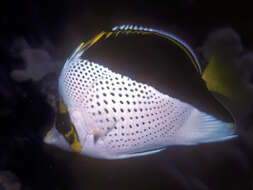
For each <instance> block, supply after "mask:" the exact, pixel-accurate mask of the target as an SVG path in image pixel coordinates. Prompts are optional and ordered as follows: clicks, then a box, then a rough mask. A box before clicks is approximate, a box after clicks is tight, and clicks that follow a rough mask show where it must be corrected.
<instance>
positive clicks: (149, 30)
mask: <svg viewBox="0 0 253 190" xmlns="http://www.w3.org/2000/svg"><path fill="white" fill-rule="evenodd" d="M124 30H128V33H129V32H130V31H132V32H136V31H140V32H141V31H144V32H146V34H150V33H152V34H155V35H158V36H161V37H163V38H166V39H168V40H169V41H171V42H173V43H174V44H176V45H177V46H178V47H179V48H180V49H182V50H183V51H184V52H185V53H186V55H187V56H188V57H189V58H190V60H191V62H192V63H193V65H194V67H195V68H196V69H197V70H198V72H199V73H200V74H201V73H202V68H201V65H200V63H199V61H198V58H197V56H196V55H195V53H194V51H193V50H192V49H191V47H190V46H189V45H188V44H187V43H185V42H184V41H183V40H181V39H180V38H178V37H177V36H175V35H173V34H170V33H168V32H164V31H162V30H157V29H154V28H148V27H143V26H137V25H122V26H115V27H113V28H112V31H114V32H117V31H124Z"/></svg>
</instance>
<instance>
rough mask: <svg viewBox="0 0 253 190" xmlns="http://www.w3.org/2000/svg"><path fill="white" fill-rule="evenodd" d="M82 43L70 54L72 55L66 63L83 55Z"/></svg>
mask: <svg viewBox="0 0 253 190" xmlns="http://www.w3.org/2000/svg"><path fill="white" fill-rule="evenodd" d="M83 46H84V43H83V42H82V43H81V44H80V45H79V46H78V47H77V48H76V49H75V51H74V52H73V53H72V55H71V56H70V57H69V58H68V59H67V62H70V61H72V60H74V59H78V58H79V57H81V55H82V54H83V52H84V50H85V49H84V48H83Z"/></svg>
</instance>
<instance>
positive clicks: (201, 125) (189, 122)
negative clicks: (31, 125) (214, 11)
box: [46, 26, 235, 159]
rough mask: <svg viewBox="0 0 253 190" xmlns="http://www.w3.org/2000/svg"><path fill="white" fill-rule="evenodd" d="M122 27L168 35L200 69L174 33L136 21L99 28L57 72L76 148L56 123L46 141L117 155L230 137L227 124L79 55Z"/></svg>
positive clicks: (91, 152) (111, 156) (97, 154)
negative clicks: (56, 126) (99, 31)
mask: <svg viewBox="0 0 253 190" xmlns="http://www.w3.org/2000/svg"><path fill="white" fill-rule="evenodd" d="M122 31H123V32H137V33H138V32H139V33H143V35H145V34H148V33H150V32H152V33H156V34H157V35H161V36H164V37H165V38H168V39H169V40H170V41H172V42H173V43H175V44H177V45H178V46H179V47H180V48H181V49H182V50H183V51H184V52H185V53H186V54H187V55H188V56H189V57H190V59H191V61H192V62H193V63H194V66H195V68H196V69H197V70H198V71H199V72H201V67H200V65H199V63H198V60H197V58H196V56H195V54H194V53H193V51H192V50H191V49H190V47H189V46H188V45H187V44H185V43H184V42H183V41H181V40H180V39H178V38H176V37H174V36H173V35H170V34H167V33H163V32H160V31H158V30H155V29H149V28H144V27H137V26H120V27H114V28H113V29H112V31H110V32H107V33H106V32H102V33H100V34H99V35H97V36H96V37H95V38H93V39H92V40H90V41H89V42H87V43H82V44H81V45H80V46H79V47H78V48H77V49H76V50H75V51H74V53H73V55H72V56H71V57H70V58H69V59H68V60H67V61H66V63H65V65H64V67H63V69H62V72H61V74H60V77H59V94H60V97H61V99H62V102H61V105H62V106H65V107H66V111H65V112H64V114H66V113H68V116H69V117H70V123H71V124H72V125H73V126H74V130H73V128H72V132H73V139H75V142H78V143H79V144H78V145H79V146H78V148H77V149H75V148H71V146H70V145H68V143H66V137H64V135H62V134H60V133H59V132H57V130H56V129H55V128H54V129H53V130H52V132H51V134H49V135H48V137H47V138H48V139H47V141H46V142H48V143H51V144H57V146H61V147H62V148H64V149H68V150H75V151H77V150H78V151H77V152H80V153H81V154H84V155H87V156H91V157H96V158H102V159H122V158H130V157H135V156H143V155H148V154H152V153H156V152H159V151H161V150H164V149H165V148H166V147H168V146H170V145H195V144H199V143H207V142H216V141H222V140H227V139H231V138H234V137H235V135H234V129H233V125H232V124H229V123H227V122H224V121H221V120H218V119H217V118H215V117H214V116H211V115H208V114H207V113H204V112H201V111H200V110H198V109H197V108H195V107H194V106H193V105H190V104H188V103H186V102H183V101H181V100H179V99H177V98H175V97H171V96H170V95H169V94H164V93H162V92H160V91H159V90H158V89H156V88H155V87H153V86H150V85H147V84H144V83H142V82H138V81H135V80H134V79H132V78H129V77H128V76H124V75H121V74H119V73H116V72H114V71H112V70H110V69H109V68H106V67H105V66H103V64H99V63H95V62H92V60H87V59H82V58H80V57H81V55H82V54H83V53H85V51H87V49H88V48H90V47H91V46H92V45H94V44H95V43H96V42H97V41H98V40H100V38H102V37H103V38H105V39H106V38H108V37H110V36H111V35H115V36H117V35H119V33H121V32H122ZM74 137H75V138H74ZM77 138H78V139H77ZM73 139H72V141H73ZM72 145H73V144H72Z"/></svg>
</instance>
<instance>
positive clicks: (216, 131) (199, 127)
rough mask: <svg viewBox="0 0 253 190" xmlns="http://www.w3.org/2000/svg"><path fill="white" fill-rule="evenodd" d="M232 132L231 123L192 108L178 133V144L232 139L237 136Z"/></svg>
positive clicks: (232, 126) (233, 128)
mask: <svg viewBox="0 0 253 190" xmlns="http://www.w3.org/2000/svg"><path fill="white" fill-rule="evenodd" d="M234 133H235V126H234V124H233V123H227V122H224V121H221V120H219V119H217V118H215V117H213V116H211V115H208V114H206V113H204V112H200V111H199V110H197V109H194V110H193V111H192V114H191V116H190V117H189V119H188V120H187V121H186V123H185V125H184V126H183V127H182V128H181V131H179V133H178V134H179V142H180V141H181V142H180V144H181V143H182V144H200V143H209V142H218V141H225V140H228V139H232V138H235V137H236V136H237V135H235V134H234Z"/></svg>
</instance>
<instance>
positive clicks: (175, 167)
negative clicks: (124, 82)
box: [0, 0, 253, 190]
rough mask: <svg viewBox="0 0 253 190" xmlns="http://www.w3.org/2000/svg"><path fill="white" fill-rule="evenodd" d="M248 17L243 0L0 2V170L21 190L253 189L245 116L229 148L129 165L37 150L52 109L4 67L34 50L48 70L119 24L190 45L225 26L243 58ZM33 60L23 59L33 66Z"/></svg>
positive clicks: (30, 84) (249, 39)
mask: <svg viewBox="0 0 253 190" xmlns="http://www.w3.org/2000/svg"><path fill="white" fill-rule="evenodd" d="M252 20H253V15H252V6H251V5H250V3H248V2H247V1H233V2H232V1H214V0H213V1H197V0H175V1H168V2H166V3H165V2H164V1H153V2H152V3H151V2H145V1H143V2H142V1H117V2H112V1H103V2H102V1H101V2H100V1H77V0H76V1H75V0H72V1H67V0H61V1H59V0H54V1H41V0H38V1H32V0H30V1H29V0H24V1H11V0H10V1H1V6H0V58H1V59H0V60H1V61H0V106H1V109H0V118H1V123H0V131H1V132H0V170H2V171H6V170H7V171H11V172H12V173H13V174H15V175H16V176H17V178H18V180H19V182H20V183H21V185H22V189H28V190H30V189H54V190H55V189H244V190H246V189H247V190H248V189H249V190H251V189H253V172H252V169H253V165H252V163H253V162H252V161H253V141H252V140H251V139H252V130H251V127H252V119H251V116H250V115H249V116H248V117H247V118H243V119H242V120H243V124H242V127H241V131H242V132H241V135H240V138H238V139H236V140H233V141H230V142H224V143H219V144H218V145H217V144H207V145H200V146H197V147H171V148H169V149H168V150H166V151H164V152H162V153H160V154H156V155H152V156H148V157H142V158H135V159H128V160H118V161H104V160H96V159H91V158H87V157H82V156H79V155H77V154H74V153H66V152H63V151H61V150H59V149H56V148H54V147H50V146H45V145H43V143H42V138H43V135H44V134H45V132H46V131H47V129H48V128H50V126H51V125H52V122H53V119H54V109H53V107H52V106H50V104H49V103H48V101H47V97H46V95H45V94H43V93H42V92H41V88H40V86H39V85H38V84H40V83H39V81H36V80H32V79H30V80H25V81H24V82H17V81H15V80H13V78H12V77H11V72H12V71H13V70H16V69H24V68H25V67H26V62H27V60H25V59H24V57H22V56H20V52H22V51H23V49H25V48H26V47H29V49H31V50H34V49H35V50H36V49H40V50H43V52H44V53H45V52H46V56H47V57H49V58H50V63H55V65H57V64H60V66H59V67H61V66H62V65H63V63H64V60H65V59H66V58H67V57H68V56H69V54H70V52H71V51H72V50H73V47H75V46H76V45H77V44H78V43H79V42H80V41H81V40H87V39H90V38H91V37H92V36H93V35H94V34H97V33H98V32H100V31H101V30H102V29H104V28H111V27H112V26H115V25H119V24H120V25H121V24H125V23H127V24H128V23H129V24H132V23H133V24H138V25H144V26H146V25H148V26H152V27H159V28H162V29H164V30H167V31H173V32H174V33H177V34H178V35H179V36H181V37H183V38H184V39H185V40H186V41H187V42H188V43H189V44H190V45H191V46H192V47H196V48H197V47H200V46H202V44H203V42H204V41H205V40H206V38H207V36H208V34H209V33H210V32H212V31H214V30H216V29H217V28H221V27H228V28H232V29H233V30H235V31H236V32H237V33H238V35H239V36H240V38H241V42H242V44H243V46H244V48H245V49H246V50H247V51H250V50H251V49H252V48H253V47H252V46H253V35H252V33H253V26H252ZM20 39H21V41H22V40H23V41H22V43H21V42H20ZM32 55H34V54H32ZM43 55H44V54H43ZM28 57H29V56H28ZM29 58H30V57H29ZM37 58H38V57H35V58H31V59H32V60H35V61H38V62H39V60H38V59H37ZM42 58H43V59H44V58H45V56H44V57H43V56H42ZM41 72H47V70H46V69H45V70H43V69H42V70H41ZM52 85H55V84H52ZM53 91H54V89H53ZM248 101H249V102H250V101H251V99H250V98H249V100H248Z"/></svg>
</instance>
